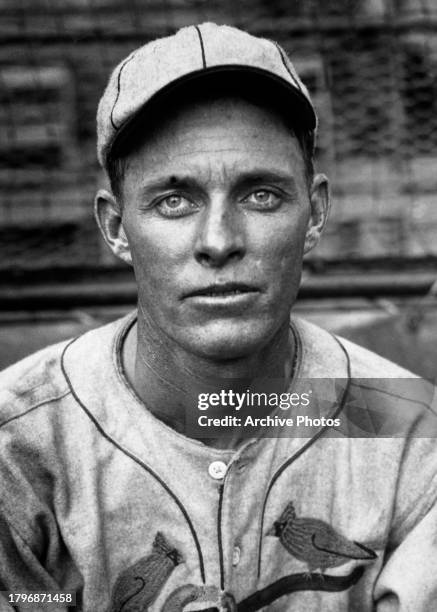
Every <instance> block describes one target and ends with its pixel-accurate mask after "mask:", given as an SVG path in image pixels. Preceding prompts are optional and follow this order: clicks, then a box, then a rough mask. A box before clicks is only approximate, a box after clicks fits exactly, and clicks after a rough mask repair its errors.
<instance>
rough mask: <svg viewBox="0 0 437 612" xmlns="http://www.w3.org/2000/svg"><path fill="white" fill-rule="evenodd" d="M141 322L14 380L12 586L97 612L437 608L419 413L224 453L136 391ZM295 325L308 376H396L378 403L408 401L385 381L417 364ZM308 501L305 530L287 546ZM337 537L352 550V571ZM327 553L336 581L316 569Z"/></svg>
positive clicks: (8, 507)
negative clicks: (336, 551) (135, 345)
mask: <svg viewBox="0 0 437 612" xmlns="http://www.w3.org/2000/svg"><path fill="white" fill-rule="evenodd" d="M134 320H135V319H134V315H130V316H129V317H126V318H124V319H121V320H119V321H116V322H115V323H111V324H110V325H107V326H105V327H102V328H99V329H97V330H93V331H91V332H88V333H86V334H84V335H83V336H81V337H79V338H78V339H75V340H74V341H72V342H64V343H61V344H58V345H56V346H52V347H49V348H47V349H45V350H43V351H40V352H39V353H36V354H35V355H32V356H30V357H28V358H27V359H25V360H23V361H21V362H19V363H18V364H15V365H14V366H12V367H10V368H8V369H7V370H5V371H4V372H3V373H2V374H1V375H0V388H1V391H0V492H1V495H0V590H6V589H7V590H23V589H24V590H28V591H40V592H41V591H55V590H62V591H67V590H73V591H76V592H77V601H78V605H77V609H81V610H85V611H87V612H88V611H89V612H100V611H102V612H105V611H109V610H113V611H115V610H118V611H120V612H121V611H123V612H133V611H134V610H152V611H157V610H164V611H168V610H202V609H207V608H209V607H213V606H216V607H218V606H219V605H220V601H221V602H222V604H223V605H224V601H225V599H226V598H228V599H227V600H229V601H233V600H235V601H236V602H243V601H245V600H247V599H248V598H252V600H251V601H252V603H251V604H250V605H252V608H250V605H249V604H248V605H249V608H246V609H253V610H256V609H268V610H273V611H277V610H297V611H302V612H303V611H305V612H310V611H314V612H316V611H317V612H318V611H320V610H323V611H328V612H330V611H332V612H334V611H335V612H339V611H346V610H353V611H354V612H367V611H371V610H377V611H378V612H394V611H396V612H406V611H407V610H408V611H410V610H414V612H425V611H429V612H431V611H434V610H435V609H437V508H436V498H437V444H436V440H435V439H434V438H431V437H417V436H415V435H414V431H415V428H417V427H418V424H419V421H420V419H421V416H420V414H419V413H417V414H416V415H415V417H414V419H411V423H410V424H409V425H408V427H409V428H410V429H409V430H408V431H406V432H404V433H405V435H402V436H399V437H392V438H388V437H387V438H376V437H368V438H352V437H346V436H341V435H339V436H329V435H327V432H321V431H319V430H313V431H312V432H311V435H309V436H307V437H304V438H302V437H292V438H291V437H277V438H268V437H264V436H259V437H258V438H251V439H248V440H247V441H245V442H244V444H243V445H242V446H241V447H240V448H239V449H238V450H218V449H214V448H211V447H208V446H206V445H204V444H203V443H202V442H201V441H199V440H194V439H190V438H188V437H186V436H184V435H182V434H179V433H177V432H175V431H174V430H172V429H171V428H169V427H167V426H166V425H165V424H164V423H162V422H161V421H159V420H158V419H156V418H155V417H154V416H153V415H152V414H151V413H150V412H149V411H148V410H147V406H146V405H145V404H143V403H142V402H141V401H140V400H139V398H138V397H137V396H136V394H135V393H134V391H133V390H132V389H131V388H130V386H129V384H128V383H127V381H126V379H125V377H124V375H123V372H122V369H121V366H120V346H121V342H122V339H123V337H124V335H125V334H126V331H127V329H128V328H129V327H130V326H131V325H132V324H133V322H134ZM293 325H294V330H295V333H296V336H297V338H298V340H299V342H298V359H297V369H298V372H299V376H301V377H304V378H305V377H306V378H334V377H339V378H342V379H346V378H347V376H348V369H349V370H350V371H349V374H351V375H352V378H353V379H354V378H356V379H361V378H367V379H370V378H373V379H375V380H376V379H380V381H381V383H380V387H379V388H378V390H377V392H376V393H372V394H371V395H370V396H369V397H370V400H368V404H369V402H370V403H372V405H370V406H369V409H370V410H371V409H373V408H375V409H376V410H377V411H378V412H379V413H381V411H382V412H383V413H384V411H393V410H394V409H396V406H397V405H398V404H399V401H400V398H398V397H396V396H395V394H393V393H392V391H390V390H388V389H387V388H386V387H387V381H386V380H385V379H405V378H409V377H413V375H412V374H410V373H409V372H407V371H405V370H402V369H401V368H399V367H398V366H396V365H394V364H392V363H390V362H388V361H386V360H384V359H382V358H381V357H379V356H376V355H375V354H373V353H370V352H369V351H367V350H365V349H363V348H361V347H358V346H356V345H354V344H352V343H350V342H347V341H346V340H342V341H341V345H340V344H339V343H338V341H337V340H336V339H335V338H334V337H333V336H331V335H330V334H328V333H327V332H325V331H323V330H321V329H320V328H318V327H315V326H313V325H311V324H309V323H307V322H305V321H299V320H295V321H294V323H293ZM342 347H343V348H342ZM412 381H413V379H412ZM412 384H413V383H412ZM384 385H385V387H384ZM404 387H405V385H402V388H403V389H404ZM412 390H414V386H412ZM339 406H340V398H336V399H335V400H334V401H333V402H332V406H331V405H328V406H326V414H327V415H332V414H334V413H335V412H336V410H337V411H338V407H339ZM431 409H432V408H431ZM344 410H347V404H345V407H344ZM412 410H414V407H412ZM428 412H429V411H428ZM214 461H220V462H223V463H224V464H226V466H227V470H226V475H225V477H224V479H223V480H216V479H214V478H213V477H211V475H210V472H209V466H210V465H211V463H212V462H214ZM290 502H292V504H293V506H292V507H293V509H294V512H295V517H296V521H297V522H296V523H292V525H294V526H295V527H296V529H294V530H293V529H291V531H287V532H284V533H286V534H289V535H287V537H285V535H284V536H282V539H281V537H278V536H277V535H275V534H274V531H275V529H276V530H279V527H278V524H279V522H280V520H279V519H280V517H281V515H283V512H284V509H285V508H286V507H287V506H288V505H289V504H290ZM313 519H316V520H317V521H319V522H318V523H317V522H316V523H314V522H311V521H312V520H313ZM275 524H276V527H275ZM297 526H299V529H301V533H302V534H303V535H302V536H298V529H297ZM311 529H313V530H315V532H316V536H314V537H308V538H307V539H305V538H304V536H305V534H307V533H310V531H308V530H311ZM305 530H306V531H305ZM299 533H300V532H299ZM299 537H301V538H304V539H301V540H299ZM287 538H288V539H287ZM320 543H321V544H320ZM354 543H358V544H354ZM299 546H300V548H299ZM317 546H319V548H317V551H318V552H317V554H316V547H317ZM330 546H333V547H334V548H335V547H340V548H341V547H343V548H342V550H344V551H345V553H346V554H350V558H349V557H345V561H344V562H343V563H341V564H340V565H335V563H334V562H333V561H332V558H333V557H330V556H329V553H328V552H326V550H324V552H323V549H326V547H330ZM360 546H361V547H364V548H360ZM359 550H361V551H362V554H361V558H358V557H360V555H359V554H358V553H357V554H355V551H359ZM366 550H367V551H371V552H369V553H366ZM372 553H373V554H372ZM324 554H326V555H327V556H326V559H327V560H328V561H327V566H326V567H324V568H322V571H323V574H324V576H325V578H320V579H319V578H317V576H315V575H314V574H315V573H317V571H318V570H317V569H316V568H314V567H313V566H312V564H313V562H317V559H319V560H320V559H321V558H325V557H323V555H324ZM320 555H322V556H320ZM354 555H355V556H354ZM355 557H356V558H355ZM330 559H331V561H329V560H330ZM314 560H316V561H314ZM305 580H306V581H307V582H305ZM329 588H334V590H333V591H329V590H328V589H329ZM223 593H227V595H223ZM190 602H191V603H190ZM0 604H1V605H0V609H1V610H9V609H11V608H9V607H8V604H7V603H6V601H4V603H2V602H1V601H0ZM263 606H264V608H263ZM17 609H20V608H19V607H18V608H17ZM34 609H35V610H37V609H39V608H38V607H37V606H35V608H34ZM41 609H43V608H41ZM59 609H62V608H61V607H60V608H59ZM228 609H231V608H228Z"/></svg>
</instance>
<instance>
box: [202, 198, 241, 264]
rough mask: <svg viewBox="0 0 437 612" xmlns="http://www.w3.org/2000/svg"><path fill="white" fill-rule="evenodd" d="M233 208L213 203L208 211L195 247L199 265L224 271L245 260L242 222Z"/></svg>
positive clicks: (223, 202)
mask: <svg viewBox="0 0 437 612" xmlns="http://www.w3.org/2000/svg"><path fill="white" fill-rule="evenodd" d="M238 217H239V215H238V213H237V212H236V211H235V209H233V207H232V204H228V203H226V202H225V201H221V202H211V203H210V206H207V207H205V209H204V214H203V215H202V219H201V224H200V226H199V229H198V235H197V238H196V243H195V254H194V255H195V258H196V261H197V262H198V263H200V264H201V265H203V266H207V267H210V268H220V267H223V266H225V265H226V264H228V263H230V262H235V261H238V260H240V259H242V258H243V257H244V254H245V241H244V233H243V228H242V227H241V225H242V223H241V219H239V218H238Z"/></svg>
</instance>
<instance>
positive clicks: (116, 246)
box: [98, 98, 327, 360]
mask: <svg viewBox="0 0 437 612" xmlns="http://www.w3.org/2000/svg"><path fill="white" fill-rule="evenodd" d="M122 200H123V204H122V207H121V209H119V208H117V203H116V202H115V201H111V196H110V195H109V194H106V195H102V194H101V196H100V201H101V204H102V205H101V206H100V208H101V211H102V212H100V225H101V227H103V229H104V232H105V233H106V234H107V235H106V238H107V240H108V242H109V243H110V244H111V246H112V248H113V250H114V252H115V253H117V254H118V255H119V256H121V257H122V258H123V259H124V260H125V261H129V262H131V263H132V265H133V267H134V271H135V275H136V279H137V283H138V292H139V304H140V312H142V316H144V317H146V318H147V319H148V322H149V323H151V324H152V325H153V326H154V328H156V329H158V330H160V333H162V334H163V335H165V336H166V338H167V340H170V341H171V342H174V343H176V344H177V345H178V346H179V347H182V348H183V349H184V350H186V351H189V352H190V353H194V354H196V355H200V356H203V357H206V358H210V359H219V360H222V359H230V358H237V357H244V356H245V355H248V354H253V353H254V352H255V351H257V350H260V349H262V348H263V347H264V346H266V345H267V344H268V343H269V342H270V341H272V339H273V338H274V337H275V335H276V334H277V333H278V331H279V330H280V329H282V328H283V327H284V326H287V324H288V318H289V314H290V309H291V307H292V305H293V303H294V301H295V298H296V294H297V291H298V287H299V283H300V278H301V269H302V257H303V254H304V251H305V250H309V248H311V247H312V246H313V245H314V243H315V242H316V241H317V238H318V235H319V233H320V230H321V227H322V226H323V224H324V220H325V217H326V208H327V195H326V180H325V179H324V178H323V177H320V176H319V177H316V180H315V183H314V185H313V187H312V188H309V187H308V184H307V181H306V177H305V168H304V162H303V159H302V153H301V149H300V146H299V143H298V142H297V140H296V139H295V137H294V136H293V135H292V134H291V133H290V131H289V129H287V127H286V125H285V124H284V123H283V121H282V119H281V118H280V117H279V116H276V115H275V114H272V113H271V112H270V111H268V110H265V109H263V108H259V107H257V106H255V105H252V104H250V103H249V102H245V101H243V100H239V99H232V98H226V99H223V100H217V101H215V102H208V103H207V102H205V103H198V104H196V105H194V106H191V107H190V108H184V109H182V110H180V111H179V113H178V114H177V115H176V116H175V117H173V118H172V119H171V120H168V121H167V122H166V123H165V124H163V125H161V126H160V127H159V129H157V130H156V131H155V132H154V133H153V134H152V135H151V136H150V137H148V138H147V141H146V142H144V144H143V145H142V146H141V147H140V148H139V149H138V150H137V151H135V153H134V154H132V155H131V157H130V158H129V162H128V166H127V169H126V173H125V179H124V183H123V192H122ZM102 202H103V203H102ZM98 205H99V198H98ZM105 215H106V217H105ZM111 215H115V216H117V215H118V218H119V220H120V223H119V226H117V223H116V222H115V221H114V219H112V217H111V219H112V225H111V223H108V218H109V216H111ZM116 226H117V230H116V229H115V228H116ZM108 227H110V228H111V229H110V230H107V229H106V230H105V228H108ZM108 232H109V234H111V232H112V234H111V235H110V236H108Z"/></svg>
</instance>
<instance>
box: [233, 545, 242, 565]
mask: <svg viewBox="0 0 437 612" xmlns="http://www.w3.org/2000/svg"><path fill="white" fill-rule="evenodd" d="M240 555H241V550H240V547H239V546H234V550H233V551H232V565H233V566H234V567H235V566H236V565H238V564H239V563H240Z"/></svg>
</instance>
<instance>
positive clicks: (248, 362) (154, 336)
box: [123, 313, 296, 448]
mask: <svg viewBox="0 0 437 612" xmlns="http://www.w3.org/2000/svg"><path fill="white" fill-rule="evenodd" d="M295 350H296V347H295V342H294V336H293V334H292V333H290V328H289V322H288V321H286V322H284V324H283V325H282V326H281V327H280V329H279V330H278V331H277V333H276V334H275V335H274V337H273V338H272V339H271V340H270V341H269V342H268V343H267V344H266V345H265V346H263V347H262V348H260V349H259V350H258V351H257V352H255V353H253V354H250V355H246V356H243V357H239V358H237V359H208V358H203V357H201V356H198V355H195V354H193V353H191V352H188V351H186V350H185V349H184V348H183V347H181V346H180V345H178V344H176V343H175V342H173V341H172V340H171V339H170V338H168V336H166V335H165V334H164V333H163V332H162V331H161V330H160V329H158V328H157V327H156V326H155V325H153V323H152V322H150V321H148V320H147V319H146V318H145V317H143V316H141V313H139V318H138V322H137V324H136V325H135V326H133V327H132V328H131V330H130V332H129V334H128V336H127V338H126V339H125V342H124V346H123V362H124V368H125V372H126V376H127V378H128V380H129V382H130V383H131V385H132V386H133V387H134V389H135V391H136V393H137V394H138V395H139V397H140V398H141V399H142V400H143V402H144V404H145V405H146V406H147V408H148V409H149V410H150V412H152V414H154V416H156V417H157V418H158V419H160V420H161V421H163V422H164V423H166V424H167V425H169V426H170V427H172V428H173V429H175V430H176V431H179V432H180V433H183V434H185V435H188V436H190V432H189V431H186V430H185V429H186V420H185V419H186V416H188V418H189V420H190V417H191V419H197V418H198V417H199V416H200V415H207V416H208V417H216V416H223V414H224V411H223V406H218V407H216V408H212V407H209V408H208V409H207V410H204V411H200V410H199V395H200V394H212V393H216V394H217V393H218V394H221V397H222V398H223V396H224V395H226V394H228V393H229V392H231V393H234V394H240V397H243V394H244V393H245V392H246V391H247V390H248V389H251V390H256V391H257V392H272V391H274V392H276V393H281V392H283V391H284V390H285V389H286V388H287V387H288V384H289V381H290V378H291V375H292V369H293V359H294V355H295ZM202 397H203V398H205V395H203V396H202ZM208 397H209V396H208ZM214 411H215V412H214ZM231 412H232V414H233V415H234V416H236V415H238V412H235V408H233V409H232V411H231ZM231 412H229V414H231ZM239 432H240V429H239V428H237V427H227V428H226V436H217V435H215V436H214V435H212V436H211V437H209V438H202V442H204V443H205V444H208V445H210V446H214V447H216V448H235V447H237V446H238V445H239V444H240V443H241V441H242V436H241V435H240V433H239ZM193 437H194V436H193Z"/></svg>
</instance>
